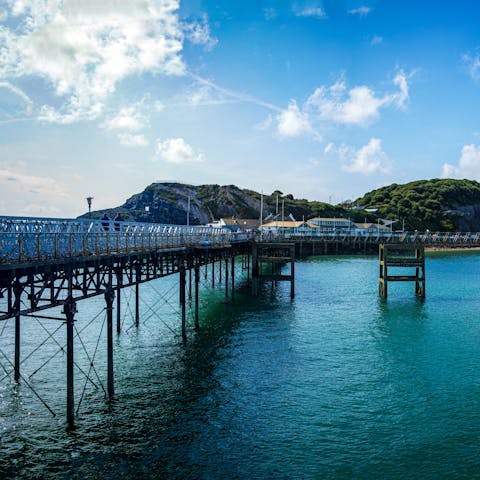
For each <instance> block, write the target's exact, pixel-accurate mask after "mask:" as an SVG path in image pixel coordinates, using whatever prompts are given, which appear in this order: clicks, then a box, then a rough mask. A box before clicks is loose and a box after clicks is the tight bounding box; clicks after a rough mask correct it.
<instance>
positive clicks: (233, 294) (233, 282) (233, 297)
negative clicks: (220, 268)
mask: <svg viewBox="0 0 480 480" xmlns="http://www.w3.org/2000/svg"><path fill="white" fill-rule="evenodd" d="M231 267H232V268H231V275H232V302H234V301H235V256H233V257H232V265H231Z"/></svg>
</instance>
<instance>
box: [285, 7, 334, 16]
mask: <svg viewBox="0 0 480 480" xmlns="http://www.w3.org/2000/svg"><path fill="white" fill-rule="evenodd" d="M293 13H294V14H295V15H296V16H297V17H313V18H327V14H326V13H325V10H323V8H322V7H320V6H319V5H316V4H304V5H303V6H299V5H298V4H295V5H294V6H293Z"/></svg>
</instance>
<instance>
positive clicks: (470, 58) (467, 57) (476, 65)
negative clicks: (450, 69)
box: [462, 52, 480, 81]
mask: <svg viewBox="0 0 480 480" xmlns="http://www.w3.org/2000/svg"><path fill="white" fill-rule="evenodd" d="M462 62H463V65H464V67H465V69H466V70H467V72H468V74H469V75H470V76H471V77H472V78H473V79H474V80H475V81H478V80H480V54H479V53H478V52H476V53H474V54H464V55H462Z"/></svg>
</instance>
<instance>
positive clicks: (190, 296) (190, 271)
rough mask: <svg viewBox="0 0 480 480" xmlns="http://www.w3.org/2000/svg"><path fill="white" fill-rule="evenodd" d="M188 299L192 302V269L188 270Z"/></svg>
mask: <svg viewBox="0 0 480 480" xmlns="http://www.w3.org/2000/svg"><path fill="white" fill-rule="evenodd" d="M188 299H189V300H192V269H191V268H189V269H188Z"/></svg>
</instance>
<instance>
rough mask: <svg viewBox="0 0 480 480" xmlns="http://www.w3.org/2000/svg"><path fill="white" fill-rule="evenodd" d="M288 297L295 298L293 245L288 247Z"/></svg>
mask: <svg viewBox="0 0 480 480" xmlns="http://www.w3.org/2000/svg"><path fill="white" fill-rule="evenodd" d="M290 258H291V261H290V299H291V300H293V299H294V298H295V245H293V246H292V247H290Z"/></svg>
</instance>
